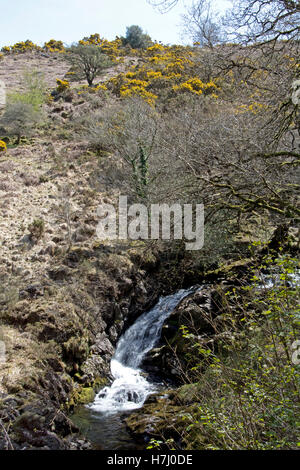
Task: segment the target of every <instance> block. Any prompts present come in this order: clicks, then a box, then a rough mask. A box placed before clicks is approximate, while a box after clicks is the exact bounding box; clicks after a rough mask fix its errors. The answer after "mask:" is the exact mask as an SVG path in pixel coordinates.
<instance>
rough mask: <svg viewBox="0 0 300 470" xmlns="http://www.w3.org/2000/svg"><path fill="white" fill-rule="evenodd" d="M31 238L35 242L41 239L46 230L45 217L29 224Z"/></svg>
mask: <svg viewBox="0 0 300 470" xmlns="http://www.w3.org/2000/svg"><path fill="white" fill-rule="evenodd" d="M28 230H29V232H30V239H31V240H32V241H33V242H37V241H38V240H40V239H41V238H42V236H43V234H44V231H45V222H44V221H43V219H35V220H34V221H33V222H32V223H31V224H30V225H29V226H28Z"/></svg>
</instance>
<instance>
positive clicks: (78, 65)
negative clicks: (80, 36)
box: [66, 44, 112, 87]
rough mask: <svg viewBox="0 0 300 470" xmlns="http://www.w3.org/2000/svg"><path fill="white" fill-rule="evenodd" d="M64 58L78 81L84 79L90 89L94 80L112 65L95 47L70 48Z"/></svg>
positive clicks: (79, 46) (78, 46)
mask: <svg viewBox="0 0 300 470" xmlns="http://www.w3.org/2000/svg"><path fill="white" fill-rule="evenodd" d="M66 58H67V60H68V61H69V63H70V64H71V66H72V69H73V71H74V72H75V75H76V77H77V78H78V80H81V79H83V78H85V79H86V80H87V82H88V85H89V86H90V87H91V86H93V83H94V80H95V78H96V77H98V76H99V75H100V74H101V72H102V71H103V70H105V69H106V68H107V67H110V66H111V65H112V62H111V60H110V58H109V57H108V56H107V55H106V54H103V52H102V51H101V48H100V47H98V46H95V45H81V44H79V45H77V46H72V47H71V48H70V49H69V51H68V53H67V55H66Z"/></svg>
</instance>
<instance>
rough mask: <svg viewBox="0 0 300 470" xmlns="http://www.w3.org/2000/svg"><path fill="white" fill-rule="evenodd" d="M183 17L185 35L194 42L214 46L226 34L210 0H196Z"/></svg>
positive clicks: (204, 45) (203, 45)
mask: <svg viewBox="0 0 300 470" xmlns="http://www.w3.org/2000/svg"><path fill="white" fill-rule="evenodd" d="M182 18H183V25H184V31H185V35H186V36H187V37H189V38H191V39H192V40H193V42H194V43H199V45H200V46H202V47H210V48H213V47H214V46H215V45H216V44H218V43H220V42H221V40H222V37H223V36H224V33H223V32H222V24H221V21H220V18H219V16H218V13H216V12H215V11H213V8H212V5H211V2H210V0H197V1H194V2H193V3H192V5H191V6H190V7H189V8H188V9H187V13H186V14H185V15H183V17H182Z"/></svg>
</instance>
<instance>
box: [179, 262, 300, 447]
mask: <svg viewBox="0 0 300 470" xmlns="http://www.w3.org/2000/svg"><path fill="white" fill-rule="evenodd" d="M266 269H268V270H269V271H271V272H273V273H274V285H273V286H268V287H264V282H263V280H262V279H263V275H262V273H263V272H265V270H266ZM297 269H299V262H298V261H297V260H296V259H293V258H292V257H290V256H285V255H282V256H280V257H278V258H277V259H276V260H275V262H274V259H273V258H272V257H270V256H265V258H264V259H263V262H262V264H261V265H260V266H259V267H258V268H255V269H254V272H253V280H252V281H253V284H251V285H250V286H248V287H244V288H241V289H236V288H233V289H231V290H230V291H228V292H227V293H226V303H227V307H226V308H225V309H224V312H223V314H222V316H221V317H219V318H218V322H217V321H215V322H213V324H212V326H213V327H214V329H215V331H216V333H217V334H216V338H218V339H217V340H215V341H207V340H206V341H205V339H203V338H201V337H197V335H196V334H195V333H194V332H193V331H192V330H191V331H190V330H189V329H188V328H187V327H183V328H182V334H183V337H184V339H185V341H186V342H187V345H188V346H189V347H188V348H187V351H188V352H187V362H188V363H189V373H188V375H189V380H191V381H192V382H194V385H193V386H191V385H186V386H185V388H186V387H188V390H189V392H188V393H187V390H186V389H184V387H183V388H182V394H181V398H180V393H179V398H180V399H181V400H183V401H186V400H187V399H188V400H189V402H193V403H195V405H196V406H195V407H194V408H193V409H194V411H193V413H189V415H188V416H187V415H186V416H185V420H186V421H187V423H188V424H187V426H185V429H184V431H183V435H184V440H185V443H186V446H187V447H188V448H190V449H260V450H263V449H279V448H280V449H282V448H284V449H296V448H297V443H298V441H299V436H298V435H297V427H298V426H299V396H300V387H299V379H300V368H299V365H297V364H295V363H294V362H295V361H293V359H292V351H293V348H292V345H293V343H294V341H296V340H297V339H299V324H300V323H299V318H300V317H299V315H300V310H299V305H298V299H299V290H300V289H299V286H298V287H297V286H296V285H295V284H294V283H293V277H292V275H293V273H295V272H296V271H297ZM268 282H270V281H268ZM267 285H268V284H266V286H267ZM220 323H221V325H222V326H221V328H220Z"/></svg>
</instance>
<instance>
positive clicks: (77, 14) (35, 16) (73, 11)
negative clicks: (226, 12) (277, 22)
mask: <svg viewBox="0 0 300 470" xmlns="http://www.w3.org/2000/svg"><path fill="white" fill-rule="evenodd" d="M191 1H192V0H179V3H178V5H177V6H176V7H174V8H173V9H172V10H171V11H170V12H168V13H166V14H163V15H162V14H161V13H159V12H158V11H157V10H155V9H154V8H153V7H152V6H151V5H149V4H148V3H147V0H0V12H1V18H2V21H1V30H0V48H1V47H3V46H6V45H7V46H9V45H12V44H15V43H16V42H19V41H25V40H26V39H31V40H32V41H33V42H34V43H36V44H38V45H43V44H44V42H45V41H48V40H49V39H52V38H54V39H56V40H61V41H63V42H64V43H66V44H68V45H69V44H72V43H74V42H76V41H78V40H80V39H82V38H83V37H85V36H89V35H90V34H93V33H99V34H100V36H101V37H104V38H106V39H109V40H112V39H114V38H115V36H117V35H118V36H125V33H126V26H130V25H133V24H137V25H139V26H141V27H142V28H143V30H144V31H145V32H147V33H148V34H149V35H150V36H151V37H152V39H154V40H157V41H162V42H163V43H164V44H179V43H182V42H183V41H182V35H181V30H180V23H181V15H182V14H183V13H184V11H185V8H184V4H186V5H188V4H190V3H191ZM217 1H218V2H219V3H221V4H222V1H223V0H217Z"/></svg>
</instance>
